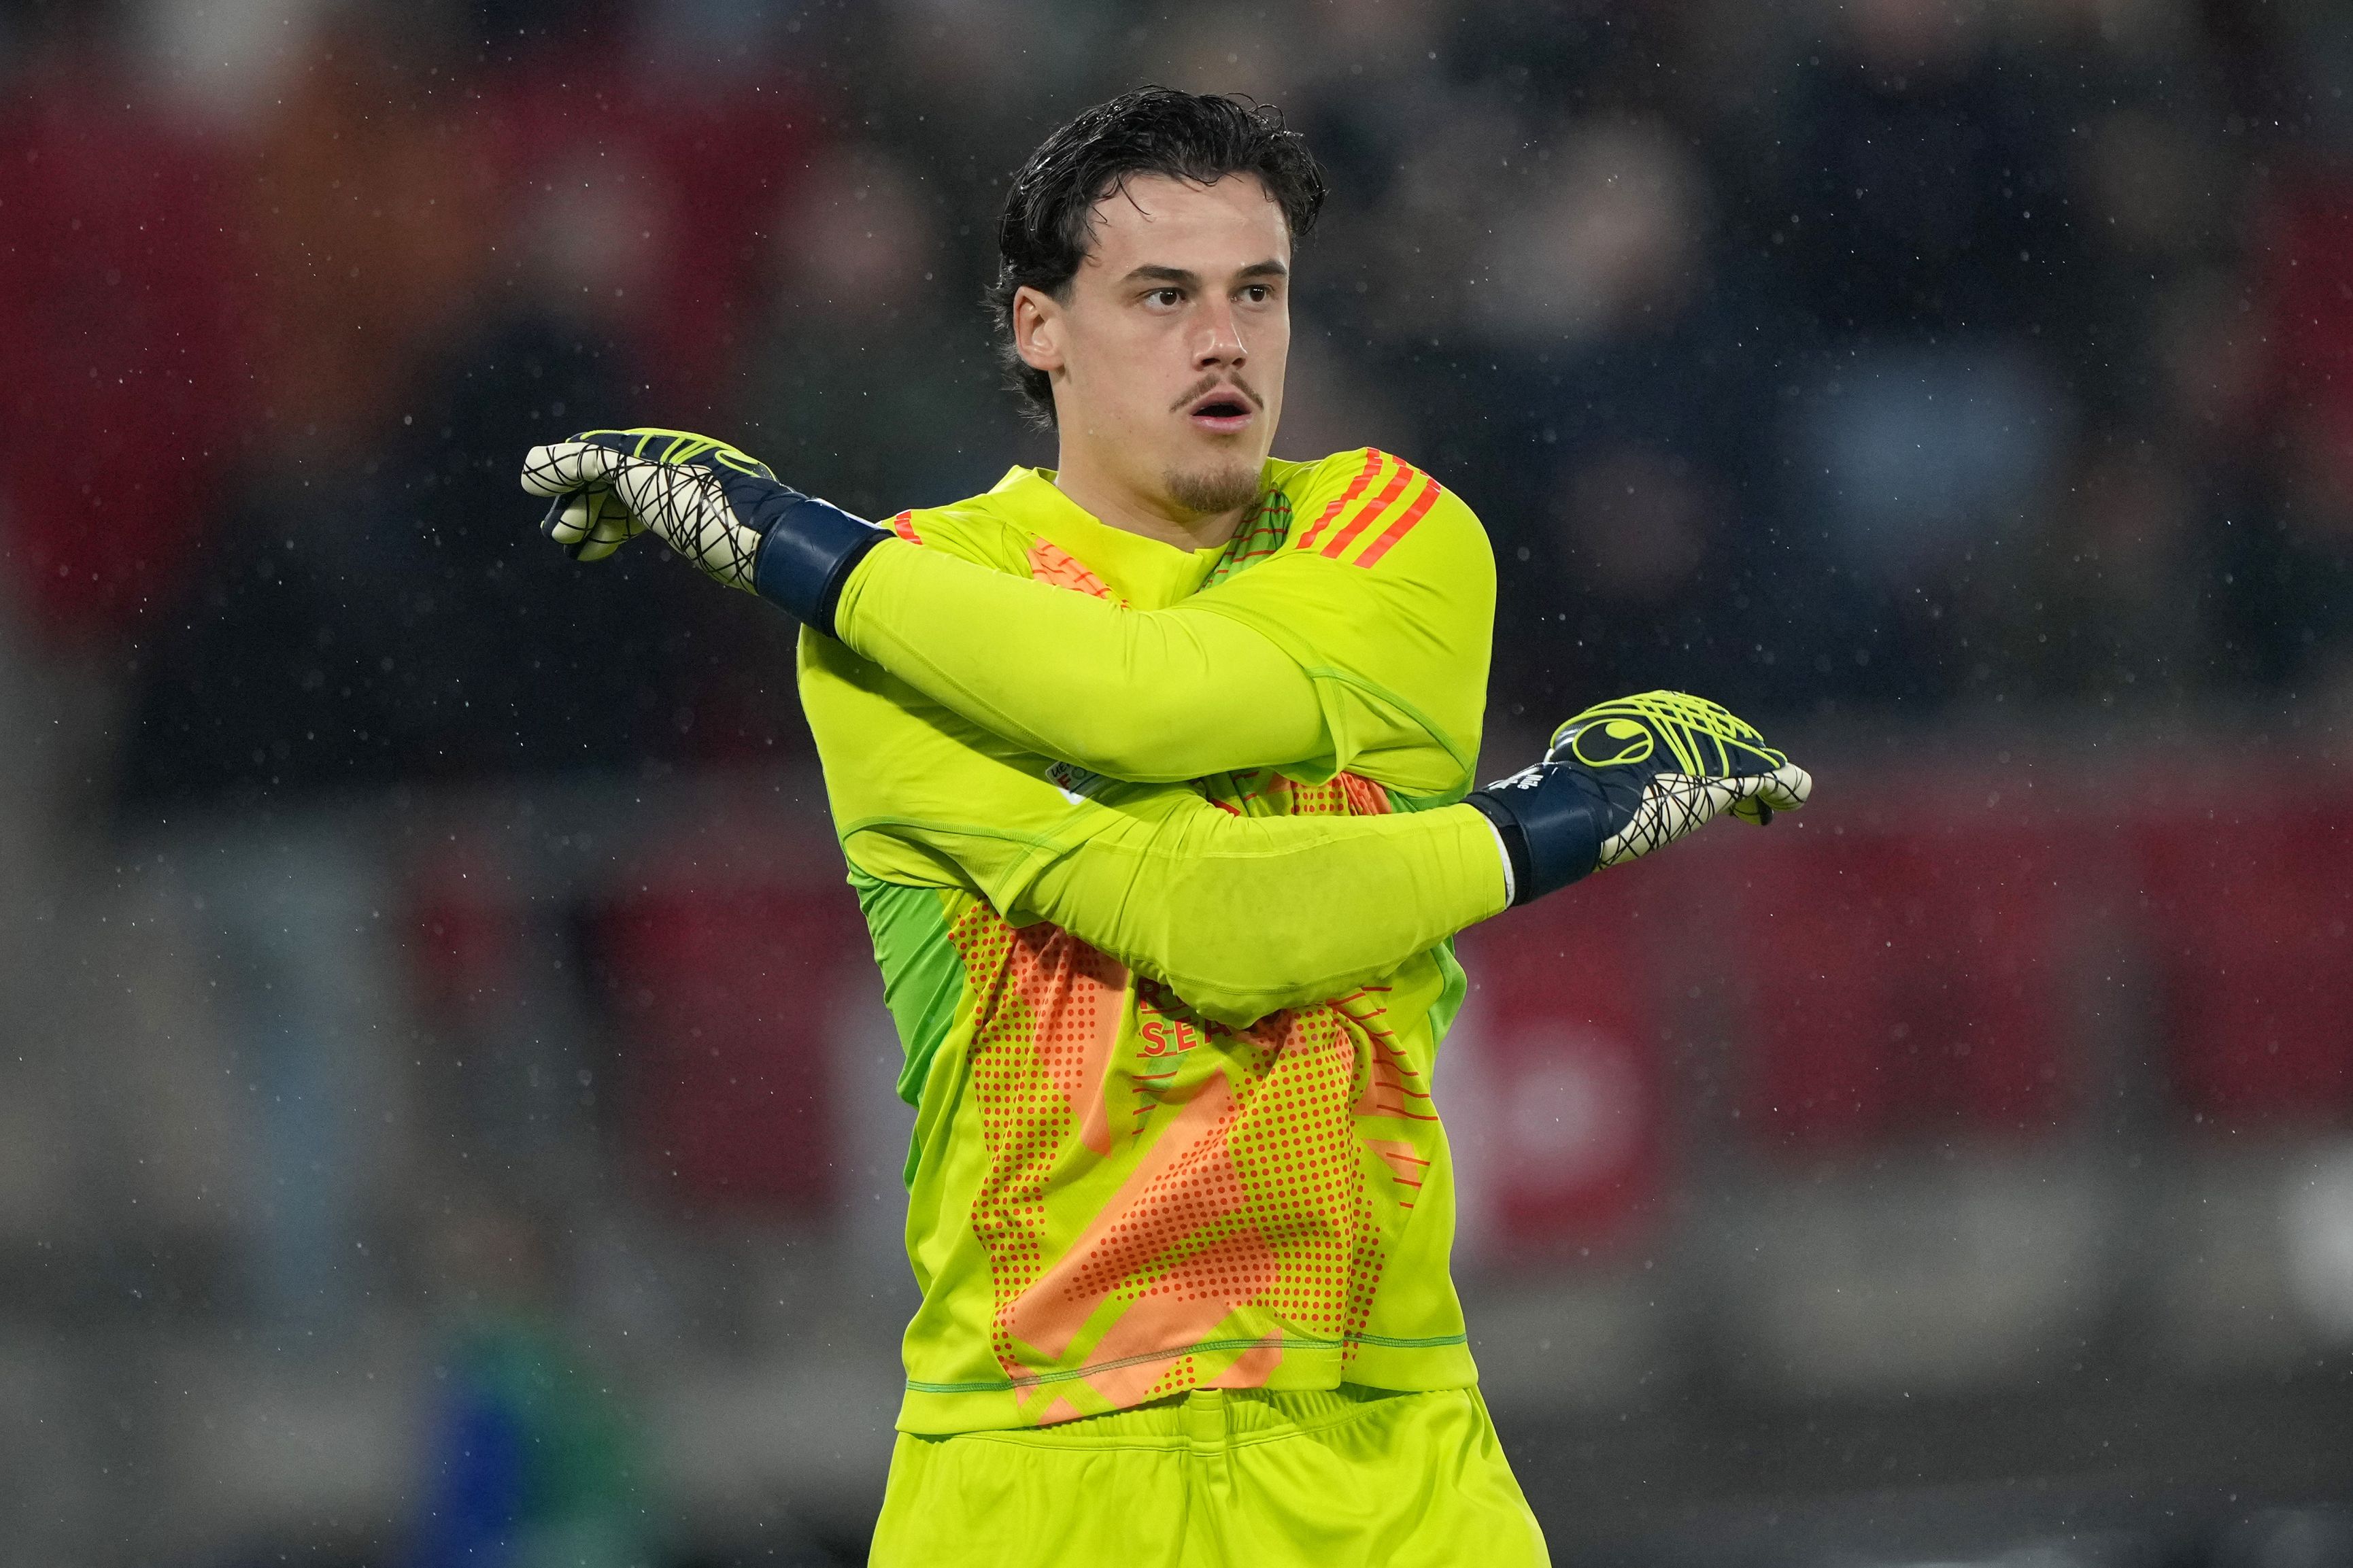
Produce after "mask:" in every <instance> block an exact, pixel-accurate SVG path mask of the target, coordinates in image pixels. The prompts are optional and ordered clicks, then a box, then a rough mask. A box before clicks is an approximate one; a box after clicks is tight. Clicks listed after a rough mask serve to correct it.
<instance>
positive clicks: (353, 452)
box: [0, 0, 2353, 800]
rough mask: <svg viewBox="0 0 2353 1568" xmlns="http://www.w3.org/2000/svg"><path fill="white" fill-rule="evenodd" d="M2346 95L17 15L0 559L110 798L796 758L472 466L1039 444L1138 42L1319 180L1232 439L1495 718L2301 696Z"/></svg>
mask: <svg viewBox="0 0 2353 1568" xmlns="http://www.w3.org/2000/svg"><path fill="white" fill-rule="evenodd" d="M2348 69H2353V19H2348V16H2347V15H2346V14H2345V13H2344V12H2343V11H2342V9H2341V8H2338V7H2331V6H2328V5H2324V4H2320V3H2319V0H2313V3H2311V4H2308V5H2302V6H2301V7H2299V6H2298V5H2294V4H2287V3H2282V4H2274V5H2261V6H2249V5H2238V4H2232V3H2226V0H1847V3H1844V4H1840V5H1831V4H1827V3H1825V4H1821V5H1801V4H1790V5H1757V4H1754V3H1752V0H1713V3H1705V4H1688V3H1676V4H1658V3H1650V4H1644V3H1623V0H1613V3H1608V4H1605V3H1602V0H1546V3H1539V0H1514V3H1509V4H1498V5H1482V6H1479V7H1476V8H1475V9H1474V10H1472V11H1471V12H1466V13H1461V14H1458V13H1457V11H1456V10H1455V9H1453V8H1449V7H1443V6H1439V5H1433V4H1430V3H1427V0H1333V3H1330V4H1302V5H1295V6H1272V7H1270V6H1251V5H1233V6H1224V7H1219V6H1199V7H1184V8H1179V9H1176V10H1172V11H1168V12H1166V13H1153V12H1147V11H1144V10H1139V9H1137V8H1134V7H1126V6H1110V5H1085V4H1080V3H1077V0H965V3H951V0H896V3H893V4H888V5H881V4H878V5H754V4H750V3H748V0H680V3H677V4H670V5H620V4H612V3H605V4H594V5H559V4H555V3H554V0H479V3H476V4H462V3H460V0H434V3H431V4H421V5H398V6H395V5H367V4H354V3H339V0H248V3H246V4H241V5H211V4H200V3H198V0H148V3H146V4H140V5H131V4H121V3H118V4H114V5H42V4H28V3H26V0H16V4H13V5H7V6H5V7H0V82H5V112H0V167H5V168H6V169H8V170H9V171H11V173H10V176H9V179H8V181H7V183H6V185H5V188H0V204H5V217H6V225H5V239H0V280H5V295H6V297H7V298H8V299H10V300H12V301H16V302H17V303H18V304H19V305H20V306H22V307H24V308H21V309H15V310H10V311H8V312H7V313H6V315H5V319H0V385H5V387H6V388H7V394H6V395H7V396H8V398H9V400H10V407H9V410H8V416H7V419H6V421H5V426H0V552H5V555H0V559H4V560H5V571H6V574H7V577H8V582H7V593H8V596H9V598H10V599H11V600H13V601H14V602H16V604H17V605H18V606H19V614H20V616H24V617H27V618H29V620H30V621H31V622H32V623H34V624H35V625H36V626H37V628H38V630H37V634H35V635H36V636H37V638H38V640H39V641H40V642H42V643H43V644H46V645H47V646H50V647H58V648H67V649H71V650H74V654H75V656H76V657H82V658H92V659H94V660H95V661H96V662H98V663H100V664H103V665H104V666H106V667H107V668H110V669H111V670H113V671H116V672H119V674H120V675H121V678H122V679H123V680H124V681H126V682H127V685H126V686H125V687H124V690H125V692H126V695H125V696H124V698H123V700H124V701H126V702H127V703H128V704H129V705H130V710H129V714H128V715H127V719H128V721H127V722H126V723H125V724H124V725H123V726H122V730H121V734H122V737H123V752H122V755H123V756H124V758H125V759H126V764H125V765H126V771H125V773H123V775H122V776H123V778H124V779H125V781H126V784H127V788H128V791H129V793H130V795H131V796H132V798H134V799H151V800H152V799H157V798H164V799H172V798H179V797H185V796H189V795H200V796H203V795H218V794H221V793H224V792H226V793H227V794H229V795H249V794H250V793H252V792H256V791H264V792H266V791H271V790H288V789H299V788H301V787H304V786H311V785H324V786H329V787H335V786H343V785H352V784H373V783H378V782H382V781H385V780H387V779H394V778H404V777H435V776H439V777H448V776H462V777H480V776H485V775H493V776H494V775H499V774H503V773H511V772H512V771H514V770H517V769H530V770H546V769H566V768H576V767H583V766H586V767H591V768H606V769H611V768H616V767H622V768H628V767H640V766H643V765H645V763H646V762H647V760H648V759H661V760H665V761H685V762H699V761H706V760H712V759H729V758H736V757H741V756H744V755H757V754H765V753H768V752H772V751H773V749H774V748H776V747H777V746H779V745H783V746H786V747H787V748H791V747H793V746H794V745H796V743H797V742H796V737H797V723H796V721H794V719H793V717H792V704H791V701H790V698H789V693H788V691H787V689H786V679H785V670H786V659H785V658H784V651H785V647H786V640H787V634H788V631H789V628H787V627H786V626H782V625H781V624H779V623H777V622H776V620H775V619H774V618H773V617H765V616H762V615H761V614H760V612H759V611H758V610H757V608H756V607H755V606H753V605H748V604H735V603H731V602H727V601H725V600H724V599H723V598H722V597H721V596H719V595H712V594H709V593H707V592H703V591H702V585H701V584H696V583H693V582H691V581H688V580H687V578H686V574H682V573H680V572H676V571H662V570H658V569H656V563H653V562H652V561H651V560H650V559H649V558H648V556H649V554H650V552H648V553H647V555H640V556H638V557H637V558H635V559H627V558H625V559H623V560H621V561H619V562H617V563H615V564H613V565H610V566H607V567H605V568H603V569H600V570H597V571H593V572H591V571H583V570H579V569H577V568H575V567H574V566H572V565H571V563H567V562H565V561H564V560H562V559H561V558H560V557H559V556H557V555H556V553H555V552H554V551H552V550H551V549H549V548H547V547H545V546H544V545H543V544H542V543H541V542H539V541H538V540H537V539H536V537H535V536H534V535H533V531H532V529H531V526H530V525H531V523H532V521H533V519H532V517H531V516H530V513H529V508H528V507H527V506H526V505H525V504H524V502H523V501H522V499H521V498H520V497H519V496H518V494H517V492H516V489H515V487H514V484H513V482H512V469H513V468H514V465H515V458H516V454H518V453H519V452H520V451H521V450H522V447H524V446H525V445H526V444H528V443H529V442H531V441H533V440H534V439H537V438H541V437H546V436H550V435H554V434H560V433H564V432H566V431H568V430H570V429H572V428H575V427H578V426H585V425H589V424H611V423H659V424H670V425H679V426H691V427H699V428H708V429H711V430H713V431H715V432H719V433H723V434H726V435H728V436H731V437H736V438H737V439H739V440H741V441H742V442H743V443H744V444H745V445H747V446H750V447H753V448H754V450H756V451H758V452H759V453H761V454H762V455H763V456H765V457H766V458H768V459H769V460H770V461H771V462H772V463H773V464H774V465H775V466H776V468H778V469H779V470H780V471H781V472H783V473H785V474H786V475H787V476H788V477H789V478H791V479H793V480H794V481H795V482H797V483H798V484H800V485H802V486H803V487H804V488H807V489H812V490H814V491H817V492H818V493H823V494H827V495H829V496H831V497H833V498H835V499H837V500H839V501H841V502H842V503H843V504H845V505H848V506H850V507H852V508H863V509H866V510H869V511H872V512H881V511H885V510H895V509H897V508H899V507H902V506H906V505H920V504H926V503H936V502H939V501H943V500H949V499H952V498H954V497H955V496H957V495H960V494H965V493H970V492H972V491H974V490H976V489H980V488H984V487H986V486H987V484H989V483H991V482H993V480H994V479H995V478H996V476H997V474H998V473H999V472H1001V471H1002V468H1004V467H1005V466H1006V465H1007V464H1008V463H1009V462H1011V461H1013V460H1016V459H1020V460H1029V461H1037V460H1041V459H1044V458H1048V456H1049V454H1048V453H1047V452H1046V451H1045V450H1044V448H1043V447H1041V446H1040V444H1039V437H1035V436H1026V435H1025V434H1024V433H1023V432H1022V431H1021V430H1020V429H1019V427H1018V424H1017V422H1016V420H1015V418H1014V408H1013V405H1012V403H1011V401H1010V400H1009V398H1008V396H1007V395H1005V394H1004V392H1003V391H1002V390H1001V388H1000V385H999V374H998V371H997V366H996V362H995V360H994V357H993V345H992V343H991V342H990V341H989V334H988V332H987V329H986V326H985V323H984V321H983V320H982V316H981V312H980V310H979V309H978V307H977V304H976V300H977V298H978V295H979V292H980V289H981V285H982V283H983V281H984V279H985V278H986V276H987V271H988V269H989V267H990V265H991V255H990V243H989V241H990V231H989V224H990V220H991V216H992V215H993V213H994V211H995V208H996V205H997V201H998V199H999V196H1000V193H1001V189H1002V182H1003V179H1004V177H1005V175H1006V173H1007V172H1008V170H1009V169H1010V168H1011V167H1013V166H1014V165H1015V164H1016V163H1018V161H1019V159H1020V158H1021V157H1022V155H1023V154H1024V153H1025V152H1026V151H1027V149H1028V148H1029V146H1030V145H1032V144H1033V143H1034V142H1035V140H1036V139H1037V137H1038V136H1039V134H1040V133H1041V132H1042V131H1043V130H1044V129H1046V128H1047V127H1048V126H1050V124H1051V123H1053V122H1054V121H1055V120H1056V119H1057V118H1058V117H1059V116H1060V114H1062V113H1064V112H1067V111H1068V110H1071V109H1074V108H1075V107H1077V106H1079V105H1081V104H1082V103H1084V102H1087V101H1090V100H1093V99H1096V98H1099V97H1101V96H1103V95H1106V94H1108V93H1110V92H1112V91H1113V90H1116V89H1119V88H1122V87H1124V86H1126V85H1129V84H1131V83H1133V82H1134V81H1136V80H1139V79H1166V80H1171V81H1175V82H1177V83H1179V84H1182V85H1187V86H1194V87H1200V88H1219V89H1233V90H1239V91H1243V92H1247V93H1250V94H1252V95H1254V96H1257V97H1259V98H1261V99H1263V100H1269V101H1272V102H1275V103H1278V104H1280V105H1282V107H1283V109H1284V110H1285V111H1286V113H1287V115H1288V116H1289V118H1290V120H1291V121H1292V122H1293V124H1295V125H1297V126H1298V127H1299V128H1301V129H1302V130H1303V131H1304V132H1307V134H1308V135H1309V136H1310V138H1311V139H1312V142H1313V144H1314V147H1315V148H1316V150H1317V151H1318V153H1320V155H1321V156H1322V158H1323V159H1324V162H1325V163H1326V164H1327V165H1328V167H1329V170H1330V173H1331V174H1332V182H1333V187H1334V191H1335V196H1334V200H1333V202H1332V204H1331V207H1330V209H1329V212H1328V214H1327V216H1326V220H1325V222H1324V226H1323V228H1322V230H1321V232H1319V233H1318V234H1317V235H1316V236H1315V237H1314V239H1313V240H1312V242H1311V244H1310V247H1309V248H1308V249H1307V250H1306V251H1305V253H1304V255H1303V263H1302V268H1303V273H1302V280H1303V289H1302V291H1301V294H1300V297H1299V300H1298V306H1297V309H1298V325H1299V329H1300V332H1299V347H1298V351H1297V353H1298V360H1299V363H1298V364H1297V367H1296V369H1295V371H1294V373H1293V387H1294V391H1293V405H1292V408H1291V409H1290V411H1289V416H1288V418H1287V421H1286V425H1285V426H1284V433H1283V435H1282V439H1281V440H1280V442H1279V443H1278V445H1279V448H1280V449H1282V450H1283V451H1285V452H1287V453H1290V454H1293V455H1310V454H1314V453H1320V452H1322V451H1324V450H1327V449H1336V448H1338V447H1344V446H1349V445H1356V444H1360V443H1365V442H1368V441H1369V442H1374V443H1377V444H1380V445H1383V446H1386V447H1393V448H1395V449H1398V450H1400V451H1403V452H1405V453H1407V454H1409V456H1411V457H1413V458H1416V459H1417V460H1418V461H1420V462H1422V463H1425V464H1427V465H1429V466H1430V468H1433V469H1434V471H1436V472H1438V473H1439V474H1440V476H1441V477H1442V478H1444V479H1445V480H1446V481H1447V482H1448V483H1449V484H1450V485H1451V486H1452V487H1453V488H1455V489H1457V490H1459V491H1460V492H1461V494H1463V495H1464V496H1465V497H1466V498H1468V499H1469V500H1471V501H1472V504H1473V505H1474V506H1475V507H1476V508H1477V510H1479V511H1480V512H1481V514H1482V516H1483V518H1484V519H1485V521H1486V522H1487V524H1488V527H1489V528H1490V530H1491V531H1492V532H1493V537H1494V540H1495V542H1496V545H1497V549H1498V555H1499V559H1500V560H1501V562H1502V563H1503V566H1504V574H1503V581H1504V602H1503V625H1502V626H1501V628H1500V630H1499V644H1500V646H1501V647H1502V648H1503V649H1504V653H1505V657H1504V658H1502V659H1501V660H1499V673H1498V689H1497V696H1498V699H1499V700H1501V701H1503V702H1504V703H1507V704H1509V705H1511V706H1512V708H1513V709H1514V710H1516V711H1522V712H1526V713H1528V714H1529V721H1530V722H1531V723H1533V722H1535V721H1538V720H1540V719H1541V718H1542V717H1543V716H1544V715H1546V714H1549V713H1552V712H1553V711H1554V710H1559V709H1562V708H1563V707H1564V706H1565V705H1567V706H1573V705H1575V704H1576V703H1577V702H1580V701H1582V700H1587V699H1589V698H1591V697H1593V696H1596V695H1598V694H1599V693H1601V692H1603V691H1606V690H1609V689H1617V688H1620V687H1627V686H1635V687H1641V686H1651V685H1670V684H1672V685H1683V686H1690V687H1694V688H1696V689H1704V690H1707V691H1710V692H1713V693H1716V694H1719V695H1721V696H1723V697H1724V698H1725V699H1726V700H1731V701H1734V702H1735V703H1736V704H1741V705H1746V706H1749V707H1754V708H1756V709H1757V710H1761V711H1763V712H1765V713H1767V714H1768V715H1770V714H1776V713H1784V714H1786V713H1793V712H1794V713H1803V712H1807V711H1812V710H1820V709H1823V708H1825V707H1853V706H1856V705H1862V706H1865V707H1874V706H1876V707H1883V708H1884V707H1897V708H1899V709H1900V710H1901V711H1903V712H1905V713H1914V714H1922V713H1934V712H1936V711H1939V710H1950V709H1956V708H1967V707H1968V706H1970V705H1980V706H1990V705H1993V704H2010V705H2017V704H2044V705H2050V704H2057V705H2066V704H2074V703H2083V702H2096V703H2099V704H2103V705H2109V704H2122V705H2127V706H2139V707H2152V708H2156V707H2166V706H2168V705H2171V706H2179V705H2183V704H2189V705H2193V706H2195V705H2200V704H2203V705H2206V706H2209V707H2211V706H2215V705H2218V704H2221V703H2225V702H2230V701H2233V700H2242V699H2244V698H2247V697H2249V696H2251V695H2259V694H2276V693H2303V694H2311V693H2314V692H2316V691H2322V690H2327V689H2332V688H2334V687H2336V686H2337V685H2340V684H2341V683H2342V681H2343V679H2344V676H2345V670H2346V659H2347V657H2348V650H2353V593H2348V576H2347V574H2348V562H2349V561H2353V377H2348V375H2347V374H2344V372H2345V370H2346V369H2347V367H2348V363H2353V311H2348V308H2347V301H2348V300H2353V243H2348V240H2353V172H2349V171H2353V104H2348V102H2347V101H2346V99H2345V96H2344V88H2343V85H2342V84H2343V81H2344V79H2345V77H2346V74H2347V71H2348Z"/></svg>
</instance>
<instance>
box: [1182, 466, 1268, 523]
mask: <svg viewBox="0 0 2353 1568" xmlns="http://www.w3.org/2000/svg"><path fill="white" fill-rule="evenodd" d="M1164 483H1166V486H1167V488H1168V499H1169V500H1173V501H1175V502H1176V504H1177V505H1178V506H1181V507H1183V508H1184V509H1185V510H1187V511H1190V512H1195V513H1198V515H1200V516H1202V517H1215V516H1216V515H1218V514H1219V512H1226V511H1234V510H1239V509H1240V508H1242V507H1246V506H1248V505H1250V502H1252V501H1254V500H1258V489H1259V472H1258V469H1257V468H1254V467H1253V468H1213V469H1209V470H1208V471H1206V472H1200V473H1189V474H1188V473H1179V472H1177V471H1176V470H1175V469H1173V468H1172V469H1171V470H1169V472H1168V475H1167V477H1166V479H1165V480H1164Z"/></svg>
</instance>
